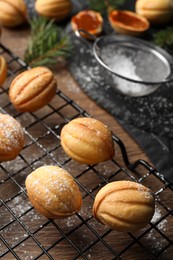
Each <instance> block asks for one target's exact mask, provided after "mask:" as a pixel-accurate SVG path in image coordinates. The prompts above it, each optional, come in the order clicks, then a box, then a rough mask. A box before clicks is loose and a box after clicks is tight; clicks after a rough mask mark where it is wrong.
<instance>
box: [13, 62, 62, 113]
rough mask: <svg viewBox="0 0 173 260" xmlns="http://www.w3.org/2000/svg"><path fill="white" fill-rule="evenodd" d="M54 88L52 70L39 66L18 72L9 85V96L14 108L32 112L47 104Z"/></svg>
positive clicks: (55, 87) (54, 90)
mask: <svg viewBox="0 0 173 260" xmlns="http://www.w3.org/2000/svg"><path fill="white" fill-rule="evenodd" d="M56 89H57V81H56V79H55V77H54V75H53V73H52V71H51V70H49V69H48V68H46V67H41V66H40V67H36V68H33V69H30V70H26V71H24V72H22V73H21V74H19V75H18V76H17V77H16V78H15V79H14V80H13V81H12V83H11V85H10V89H9V97H10V100H11V102H12V104H13V105H14V107H15V108H16V110H18V111H21V112H33V111H36V110H38V109H40V108H42V107H44V106H45V105H46V104H48V103H49V102H50V100H51V99H52V98H53V97H54V95H55V94H56Z"/></svg>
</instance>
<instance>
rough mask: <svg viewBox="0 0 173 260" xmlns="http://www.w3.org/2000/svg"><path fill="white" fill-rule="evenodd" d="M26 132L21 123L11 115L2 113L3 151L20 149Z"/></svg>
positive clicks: (1, 141) (0, 122)
mask: <svg viewBox="0 0 173 260" xmlns="http://www.w3.org/2000/svg"><path fill="white" fill-rule="evenodd" d="M23 139H24V134H23V129H22V127H21V125H20V124H19V123H18V122H17V120H15V119H14V118H12V117H11V116H9V115H3V114H0V147H1V151H6V152H9V151H13V149H20V147H21V143H23Z"/></svg>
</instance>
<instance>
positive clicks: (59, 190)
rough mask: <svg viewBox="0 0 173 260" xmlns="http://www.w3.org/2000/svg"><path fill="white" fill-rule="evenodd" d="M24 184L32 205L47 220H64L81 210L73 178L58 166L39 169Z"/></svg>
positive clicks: (80, 198) (78, 193) (79, 197)
mask: <svg viewBox="0 0 173 260" xmlns="http://www.w3.org/2000/svg"><path fill="white" fill-rule="evenodd" d="M25 184H26V189H27V194H28V197H29V199H30V201H31V203H32V205H33V206H34V207H35V209H36V210H37V211H38V212H39V213H40V214H42V215H43V216H45V217H47V218H50V219H57V218H66V217H68V216H71V215H73V214H75V213H76V212H78V211H79V210H80V208H81V204H82V196H81V192H80V190H79V188H78V186H77V184H76V182H75V181H74V178H73V177H72V176H71V175H70V174H69V173H68V172H67V171H65V170H64V169H62V168H60V167H58V166H51V165H50V166H49V165H46V166H42V167H39V168H38V169H36V170H35V171H33V172H31V173H30V174H29V175H28V176H27V178H26V181H25Z"/></svg>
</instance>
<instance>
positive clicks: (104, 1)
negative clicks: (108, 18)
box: [88, 0, 125, 14]
mask: <svg viewBox="0 0 173 260" xmlns="http://www.w3.org/2000/svg"><path fill="white" fill-rule="evenodd" d="M124 2H125V0H88V3H89V8H90V9H92V10H94V11H97V12H100V13H102V14H104V13H105V12H107V11H108V9H109V10H110V9H117V8H119V7H120V6H121V5H123V4H124Z"/></svg>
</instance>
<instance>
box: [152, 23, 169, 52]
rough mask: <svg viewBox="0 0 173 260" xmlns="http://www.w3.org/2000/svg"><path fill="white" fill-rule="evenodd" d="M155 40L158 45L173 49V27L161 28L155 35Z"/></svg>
mask: <svg viewBox="0 0 173 260" xmlns="http://www.w3.org/2000/svg"><path fill="white" fill-rule="evenodd" d="M153 40H154V43H155V44H156V45H159V46H160V47H162V48H170V47H171V48H172V49H173V27H172V26H168V27H166V29H162V30H159V31H158V32H157V33H155V34H154V35H153Z"/></svg>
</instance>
